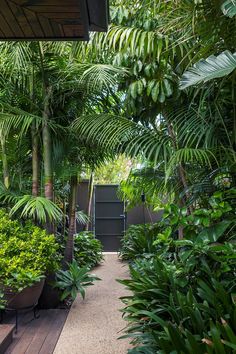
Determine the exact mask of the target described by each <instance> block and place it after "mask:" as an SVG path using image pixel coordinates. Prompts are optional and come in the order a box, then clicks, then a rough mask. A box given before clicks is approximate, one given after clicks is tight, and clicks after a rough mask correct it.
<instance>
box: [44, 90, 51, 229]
mask: <svg viewBox="0 0 236 354" xmlns="http://www.w3.org/2000/svg"><path fill="white" fill-rule="evenodd" d="M50 97H51V88H50V87H49V88H48V89H47V94H46V97H45V102H44V111H43V118H44V122H43V129H42V136H43V162H44V194H45V197H46V198H47V199H49V200H51V201H53V167H52V140H51V130H50V126H49V116H50V112H49V100H50ZM46 230H47V232H48V233H54V224H53V223H52V222H49V221H48V222H47V224H46Z"/></svg>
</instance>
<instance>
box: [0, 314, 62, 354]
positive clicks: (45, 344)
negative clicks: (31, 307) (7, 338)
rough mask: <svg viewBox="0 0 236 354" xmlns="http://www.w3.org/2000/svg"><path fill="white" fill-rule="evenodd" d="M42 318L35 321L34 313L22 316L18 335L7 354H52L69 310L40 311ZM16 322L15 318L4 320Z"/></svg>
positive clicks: (5, 320) (5, 321) (15, 336)
mask: <svg viewBox="0 0 236 354" xmlns="http://www.w3.org/2000/svg"><path fill="white" fill-rule="evenodd" d="M39 315H40V317H39V318H38V319H33V314H32V311H31V312H28V313H26V314H21V315H20V318H19V326H18V333H17V334H14V336H13V342H12V344H11V345H10V346H9V348H8V350H7V351H6V353H5V354H39V353H40V354H52V353H53V351H54V348H55V346H56V344H57V341H58V338H59V336H60V333H61V331H62V328H63V326H64V323H65V321H66V318H67V315H68V310H64V309H51V310H40V311H39ZM7 322H8V323H12V322H14V317H12V316H11V317H9V318H8V317H6V318H4V323H7Z"/></svg>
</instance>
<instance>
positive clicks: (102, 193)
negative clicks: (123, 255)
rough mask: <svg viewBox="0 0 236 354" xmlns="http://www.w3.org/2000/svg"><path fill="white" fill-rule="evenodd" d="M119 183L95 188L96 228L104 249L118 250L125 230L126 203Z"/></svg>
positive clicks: (97, 236) (96, 233)
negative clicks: (119, 195)
mask: <svg viewBox="0 0 236 354" xmlns="http://www.w3.org/2000/svg"><path fill="white" fill-rule="evenodd" d="M117 190H118V186H117V185H96V186H95V189H94V192H95V193H94V230H95V235H96V238H98V239H99V240H100V241H101V242H102V244H103V247H104V251H118V250H119V248H120V239H121V237H122V236H123V235H124V231H125V215H124V203H123V202H122V201H121V200H119V198H118V196H117Z"/></svg>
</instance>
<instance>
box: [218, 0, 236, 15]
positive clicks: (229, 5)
mask: <svg viewBox="0 0 236 354" xmlns="http://www.w3.org/2000/svg"><path fill="white" fill-rule="evenodd" d="M221 10H222V11H223V14H224V15H225V16H228V17H230V18H232V17H234V16H235V15H236V1H235V0H226V1H225V2H224V3H223V4H222V5H221Z"/></svg>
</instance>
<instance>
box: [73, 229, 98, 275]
mask: <svg viewBox="0 0 236 354" xmlns="http://www.w3.org/2000/svg"><path fill="white" fill-rule="evenodd" d="M74 257H75V260H76V261H77V263H78V265H79V267H84V266H86V267H88V268H89V269H91V268H93V267H95V266H96V265H97V264H99V263H100V262H101V261H102V259H103V255H102V244H101V242H100V241H99V240H97V239H95V237H94V234H93V233H92V232H89V231H84V232H80V233H79V234H77V235H75V237H74Z"/></svg>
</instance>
